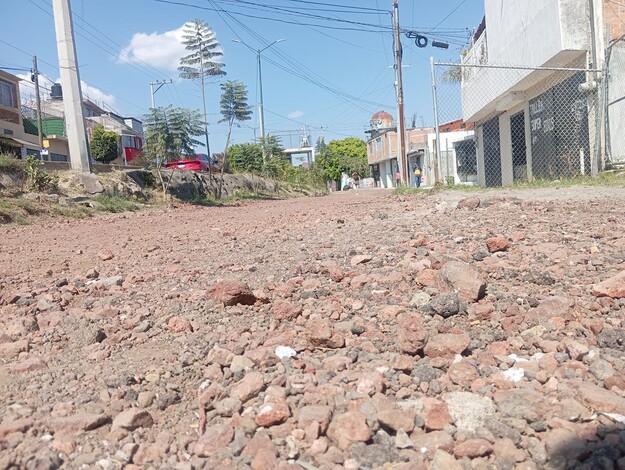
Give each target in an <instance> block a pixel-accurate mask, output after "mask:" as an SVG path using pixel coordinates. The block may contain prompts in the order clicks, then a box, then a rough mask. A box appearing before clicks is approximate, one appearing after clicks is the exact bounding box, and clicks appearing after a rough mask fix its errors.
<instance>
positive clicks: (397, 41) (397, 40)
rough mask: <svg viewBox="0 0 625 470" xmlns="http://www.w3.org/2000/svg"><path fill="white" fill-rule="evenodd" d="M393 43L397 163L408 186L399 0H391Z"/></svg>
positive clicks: (408, 173)
mask: <svg viewBox="0 0 625 470" xmlns="http://www.w3.org/2000/svg"><path fill="white" fill-rule="evenodd" d="M393 43H394V49H395V65H394V68H395V77H396V81H397V135H398V137H399V138H398V139H397V165H398V166H399V172H400V173H401V175H402V181H403V182H404V183H405V184H406V185H407V186H410V170H409V168H408V166H409V165H408V159H407V158H406V126H405V123H404V85H403V82H402V70H401V59H402V48H401V31H400V29H399V0H393Z"/></svg>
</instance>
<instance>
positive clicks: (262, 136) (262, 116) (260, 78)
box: [232, 39, 284, 165]
mask: <svg viewBox="0 0 625 470" xmlns="http://www.w3.org/2000/svg"><path fill="white" fill-rule="evenodd" d="M232 41H233V42H238V43H240V44H243V45H244V46H246V47H247V48H248V49H249V50H251V51H252V52H254V53H255V54H256V63H257V67H258V87H259V98H260V102H259V103H258V123H259V125H260V139H261V145H262V151H263V165H266V164H267V155H266V152H265V110H264V108H263V73H262V69H261V65H260V55H261V54H262V53H263V52H264V51H265V50H267V49H269V48H270V47H271V46H273V45H274V44H278V43H279V42H282V41H284V39H276V40H275V41H274V42H272V43H271V44H269V45H268V46H265V47H264V48H262V49H254V48H253V47H251V46H250V45H248V44H246V43H244V42H243V41H241V40H240V39H233V40H232Z"/></svg>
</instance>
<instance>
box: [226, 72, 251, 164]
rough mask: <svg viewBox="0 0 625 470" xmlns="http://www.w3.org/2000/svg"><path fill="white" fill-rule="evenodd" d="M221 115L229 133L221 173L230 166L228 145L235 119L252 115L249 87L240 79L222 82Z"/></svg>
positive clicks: (247, 117) (248, 118)
mask: <svg viewBox="0 0 625 470" xmlns="http://www.w3.org/2000/svg"><path fill="white" fill-rule="evenodd" d="M221 90H222V91H223V93H222V95H221V101H220V106H221V115H222V116H223V118H222V119H220V120H219V122H220V123H223V122H226V123H228V134H227V136H226V146H225V148H224V159H223V162H222V165H221V173H222V175H223V172H224V170H225V169H226V167H227V166H228V146H229V145H230V136H231V134H232V127H233V126H234V125H235V121H238V122H243V121H249V120H250V119H251V116H252V107H251V106H249V105H248V104H247V88H246V87H245V85H244V84H243V83H241V82H239V81H236V80H235V81H231V80H228V81H227V82H225V83H222V84H221Z"/></svg>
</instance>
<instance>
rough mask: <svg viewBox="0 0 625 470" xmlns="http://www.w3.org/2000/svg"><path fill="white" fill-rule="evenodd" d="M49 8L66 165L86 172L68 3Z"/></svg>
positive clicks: (62, 1) (54, 2) (64, 0)
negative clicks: (66, 146)
mask: <svg viewBox="0 0 625 470" xmlns="http://www.w3.org/2000/svg"><path fill="white" fill-rule="evenodd" d="M52 9H53V12H54V29H55V30H56V45H57V50H58V54H59V69H60V71H61V85H62V86H63V108H64V110H65V126H66V128H67V140H68V141H69V157H70V164H71V167H72V169H73V170H77V171H80V172H83V173H90V172H91V166H90V164H89V147H88V145H87V132H86V130H85V118H84V115H83V107H82V93H81V89H80V75H79V73H78V60H77V59H76V46H75V44H74V25H73V23H72V12H71V6H70V0H52Z"/></svg>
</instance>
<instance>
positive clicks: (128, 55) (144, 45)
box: [117, 25, 186, 70]
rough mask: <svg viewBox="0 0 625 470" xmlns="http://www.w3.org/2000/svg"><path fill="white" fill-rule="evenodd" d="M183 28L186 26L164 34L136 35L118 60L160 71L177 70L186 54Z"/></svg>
mask: <svg viewBox="0 0 625 470" xmlns="http://www.w3.org/2000/svg"><path fill="white" fill-rule="evenodd" d="M183 28H184V25H182V26H180V27H179V28H178V29H174V30H172V31H165V32H164V33H157V32H154V33H151V34H147V33H135V34H133V36H132V39H131V40H130V44H128V45H127V46H126V47H124V48H123V49H122V51H121V53H120V54H119V57H118V58H117V59H118V60H119V61H120V62H125V63H132V62H134V63H137V62H138V63H141V64H142V65H145V64H148V65H151V66H152V67H156V68H158V69H163V70H176V69H177V68H178V65H179V62H180V58H181V57H182V56H183V55H185V52H186V51H185V48H184V45H183V44H182V39H183V38H182V34H183Z"/></svg>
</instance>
